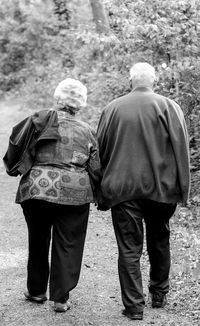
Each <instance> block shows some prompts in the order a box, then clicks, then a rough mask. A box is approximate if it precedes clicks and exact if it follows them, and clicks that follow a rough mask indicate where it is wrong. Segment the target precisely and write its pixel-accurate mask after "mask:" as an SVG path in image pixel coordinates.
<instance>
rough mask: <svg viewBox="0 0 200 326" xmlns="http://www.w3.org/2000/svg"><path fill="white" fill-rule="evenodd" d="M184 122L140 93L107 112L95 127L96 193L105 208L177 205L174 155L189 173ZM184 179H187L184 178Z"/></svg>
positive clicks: (165, 102)
mask: <svg viewBox="0 0 200 326" xmlns="http://www.w3.org/2000/svg"><path fill="white" fill-rule="evenodd" d="M183 121H184V118H183V114H182V111H181V109H180V108H179V107H178V105H177V104H176V103H175V102H173V101H171V100H169V99H167V98H165V97H163V96H160V95H158V94H155V93H154V92H153V91H151V89H149V88H145V87H139V88H137V89H136V90H134V91H133V92H131V93H129V94H128V95H126V96H123V97H121V98H118V99H116V100H114V101H113V102H111V103H110V104H109V105H108V106H107V108H106V109H105V110H104V112H103V114H102V117H101V120H100V123H99V128H98V140H99V146H100V155H101V160H102V168H103V180H102V184H101V187H102V191H103V195H104V196H105V198H106V199H107V204H108V205H109V206H110V207H111V206H113V205H116V204H118V203H120V202H122V201H126V200H131V199H137V198H148V199H151V200H155V201H158V202H166V203H173V202H177V201H180V200H182V197H183V193H182V185H180V169H179V166H178V165H179V163H178V160H179V159H180V157H179V158H178V156H179V155H181V156H182V158H183V161H184V164H185V170H187V169H188V166H187V164H188V153H187V145H186V141H187V139H186V137H187V136H186V131H185V129H184V128H185V126H184V124H183ZM177 141H178V144H177ZM180 150H181V152H180ZM185 161H187V162H185ZM183 170H184V169H183ZM184 173H185V172H183V171H182V167H181V174H182V175H184ZM184 178H186V179H187V178H188V176H187V173H186V175H185V177H184ZM186 179H185V180H184V183H185V184H187V182H188V180H186Z"/></svg>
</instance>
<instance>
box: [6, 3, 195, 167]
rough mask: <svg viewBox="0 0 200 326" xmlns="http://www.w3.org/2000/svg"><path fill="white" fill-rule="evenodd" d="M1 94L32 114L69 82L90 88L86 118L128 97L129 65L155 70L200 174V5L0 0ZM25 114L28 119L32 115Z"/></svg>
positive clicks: (94, 118)
mask: <svg viewBox="0 0 200 326" xmlns="http://www.w3.org/2000/svg"><path fill="white" fill-rule="evenodd" d="M0 9H1V10H0V95H1V98H2V100H7V99H11V98H12V99H14V101H20V103H21V105H22V106H23V107H24V109H25V110H28V109H31V110H39V109H43V108H48V107H51V106H52V105H53V92H54V89H55V87H56V85H57V84H58V82H59V81H60V80H62V79H64V78H66V77H73V78H78V79H80V80H81V81H82V82H83V83H84V84H85V85H86V86H87V88H88V106H87V108H86V109H85V110H83V111H82V112H81V113H80V114H81V118H82V119H83V120H86V121H88V122H89V123H90V124H91V125H92V126H93V127H94V128H96V126H97V123H98V119H99V116H100V113H101V111H102V109H103V107H104V106H105V105H106V104H107V103H108V102H109V101H110V100H112V99H114V98H116V97H118V96H121V95H123V94H125V93H127V92H128V91H129V90H130V89H129V81H128V72H129V69H130V66H131V65H132V64H133V63H135V62H138V61H147V62H149V63H151V64H152V65H154V66H155V68H156V70H157V73H158V76H159V80H158V83H157V86H156V91H158V92H160V93H161V94H163V95H166V96H168V97H170V98H173V99H174V100H175V101H177V102H178V103H179V105H180V106H181V108H182V109H183V111H184V114H185V118H186V121H187V125H188V130H189V134H190V148H191V170H192V171H198V170H199V169H200V19H199V17H200V1H199V0H191V1H188V0H162V1H160V0H151V1H148V0H134V1H132V0H123V1H122V0H0ZM25 114H26V113H25Z"/></svg>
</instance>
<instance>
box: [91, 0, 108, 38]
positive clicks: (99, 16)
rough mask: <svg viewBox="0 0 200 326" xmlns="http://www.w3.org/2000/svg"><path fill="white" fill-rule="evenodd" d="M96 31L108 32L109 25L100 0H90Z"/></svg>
mask: <svg viewBox="0 0 200 326" xmlns="http://www.w3.org/2000/svg"><path fill="white" fill-rule="evenodd" d="M90 4H91V7H92V13H93V18H94V22H95V24H96V31H97V32H98V33H100V34H109V33H110V25H109V21H108V17H107V15H106V12H105V8H104V5H103V3H102V0H90Z"/></svg>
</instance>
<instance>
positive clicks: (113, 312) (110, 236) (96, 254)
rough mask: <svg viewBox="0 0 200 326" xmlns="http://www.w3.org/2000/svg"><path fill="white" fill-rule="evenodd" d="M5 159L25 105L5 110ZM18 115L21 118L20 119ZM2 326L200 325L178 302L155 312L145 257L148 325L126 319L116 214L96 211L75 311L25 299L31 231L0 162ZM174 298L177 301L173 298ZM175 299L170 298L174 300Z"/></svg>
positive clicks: (1, 124)
mask: <svg viewBox="0 0 200 326" xmlns="http://www.w3.org/2000/svg"><path fill="white" fill-rule="evenodd" d="M0 110H1V112H2V114H1V121H0V144H1V148H0V154H1V157H2V154H3V153H4V152H5V148H6V146H7V141H8V138H7V137H8V134H9V133H10V130H11V126H12V124H13V123H14V122H15V121H18V120H19V119H21V118H22V116H23V117H24V116H25V115H24V113H23V111H20V105H19V104H12V106H11V105H9V106H6V105H2V107H1V106H0ZM14 115H15V116H14ZM0 180H1V181H0V182H1V188H0V191H1V193H0V207H1V211H0V325H1V326H10V325H13V326H21V325H26V326H37V325H41V326H55V325H56V326H61V325H63V326H64V325H65V326H72V325H73V326H85V325H94V326H104V325H107V326H114V325H115V326H119V325H120V326H128V325H132V324H133V325H135V326H137V325H141V326H142V325H156V326H169V325H171V326H178V325H181V326H189V325H190V326H195V325H197V326H199V325H200V321H199V322H198V320H197V319H195V321H194V319H193V318H192V315H191V314H190V312H189V314H188V313H187V306H185V311H184V309H182V311H181V312H180V309H179V306H178V303H176V304H174V301H173V304H172V302H171V303H170V301H169V304H168V305H167V306H166V308H165V309H152V308H151V307H150V302H149V301H148V291H147V281H148V259H147V255H146V250H145V249H144V255H143V258H142V262H141V265H142V273H143V282H144V291H145V294H146V299H147V304H146V308H145V312H144V320H143V321H129V320H128V319H127V318H126V317H124V316H122V315H121V310H122V308H123V307H122V303H121V297H120V288H119V281H118V275H117V247H116V241H115V237H114V233H113V229H112V225H111V219H110V212H105V213H104V212H103V213H102V212H98V211H97V210H96V208H95V207H94V206H93V205H92V206H91V214H90V219H89V224H88V232H87V238H86V244H85V251H84V259H83V264H82V271H81V276H80V281H79V284H78V286H77V287H76V289H74V290H73V291H72V293H71V297H70V300H71V302H72V308H71V310H69V311H68V312H67V313H65V314H56V313H55V312H54V311H53V309H52V302H50V301H47V302H46V303H44V304H43V305H36V304H34V303H30V302H27V301H25V300H24V297H23V291H24V290H25V289H26V261H27V230H26V226H25V222H24V218H23V215H22V211H21V208H20V206H19V205H16V204H15V203H14V199H15V193H16V189H17V185H18V182H19V179H18V178H11V177H9V176H7V175H6V174H5V171H4V167H3V164H2V160H1V161H0ZM172 299H173V298H172ZM169 300H170V297H169ZM199 305H200V303H199Z"/></svg>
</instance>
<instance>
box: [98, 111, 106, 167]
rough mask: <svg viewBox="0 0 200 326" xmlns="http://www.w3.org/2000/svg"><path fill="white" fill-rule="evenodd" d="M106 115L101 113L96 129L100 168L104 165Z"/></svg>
mask: <svg viewBox="0 0 200 326" xmlns="http://www.w3.org/2000/svg"><path fill="white" fill-rule="evenodd" d="M106 121H107V119H106V114H105V112H104V111H103V112H102V114H101V117H100V120H99V124H98V128H97V140H98V145H99V155H100V160H101V164H102V166H103V165H104V163H105V153H106V128H107V123H106Z"/></svg>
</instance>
